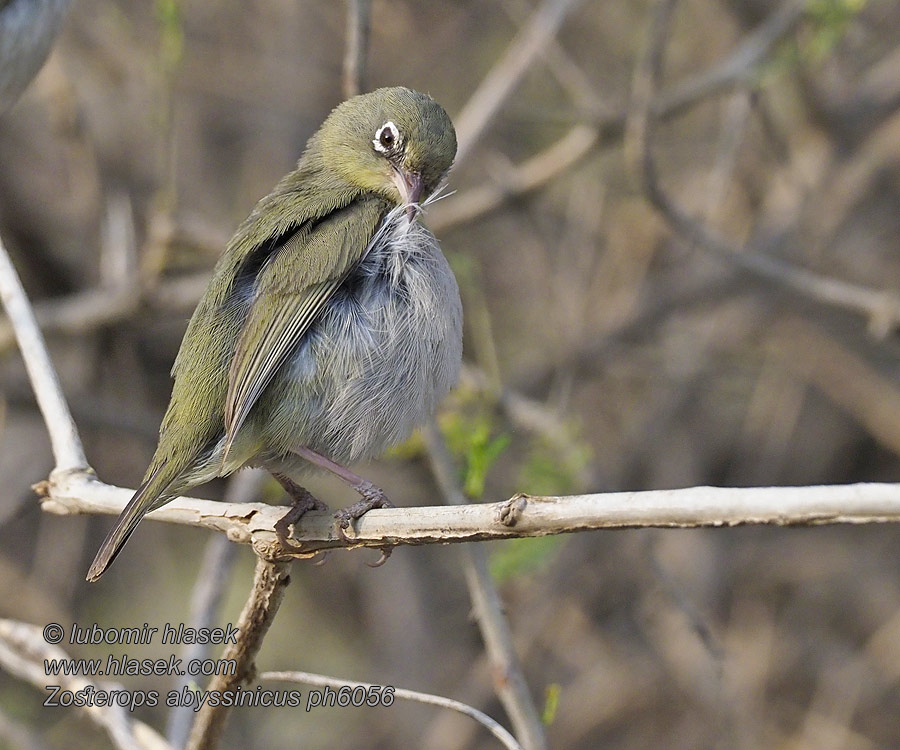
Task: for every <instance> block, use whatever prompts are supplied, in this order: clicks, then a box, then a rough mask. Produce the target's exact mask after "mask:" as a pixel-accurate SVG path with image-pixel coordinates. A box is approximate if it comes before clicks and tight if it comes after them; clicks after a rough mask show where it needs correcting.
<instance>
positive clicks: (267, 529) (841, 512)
mask: <svg viewBox="0 0 900 750" xmlns="http://www.w3.org/2000/svg"><path fill="white" fill-rule="evenodd" d="M37 489H38V491H39V492H40V493H41V494H43V495H45V497H44V500H43V508H44V510H46V511H48V512H51V513H58V514H63V515H65V514H70V513H106V514H111V515H118V514H119V513H121V512H122V509H123V508H124V507H125V504H126V503H127V502H128V500H130V499H131V496H132V494H133V492H134V491H133V490H130V489H125V488H121V487H114V486H112V485H108V484H104V483H103V482H100V481H98V480H97V479H96V478H95V477H94V476H93V475H91V474H86V473H68V474H58V475H54V476H53V477H51V479H50V480H49V481H47V482H42V483H41V484H40V485H38V486H37ZM522 503H524V510H522V512H521V513H520V514H519V516H518V521H517V523H516V525H515V526H507V525H505V524H504V523H503V522H502V521H501V520H500V518H501V514H503V513H504V512H508V511H509V509H510V508H512V507H513V506H516V505H521V504H522ZM283 515H284V507H282V506H273V505H265V504H263V503H224V502H219V501H215V500H196V499H193V498H186V497H179V498H176V499H174V500H172V502H170V503H169V504H168V505H165V506H164V507H162V508H160V509H159V510H155V511H153V512H152V513H148V514H147V518H148V519H150V520H156V521H167V522H169V523H180V524H183V525H188V526H198V527H201V528H206V529H212V530H214V531H219V532H222V533H223V534H226V535H227V536H228V538H229V539H230V540H231V541H233V542H237V543H241V544H250V545H252V546H253V548H254V550H255V551H256V552H257V554H259V555H260V556H262V557H268V558H271V559H276V558H278V557H279V555H283V554H284V552H283V551H282V550H281V549H280V548H279V546H278V544H277V541H276V539H275V532H274V531H273V527H274V525H275V522H276V521H278V520H279V519H280V518H281V516H283ZM898 521H900V485H898V484H887V483H884V484H880V483H865V484H849V485H825V486H812V487H689V488H683V489H674V490H647V491H642V492H611V493H601V494H591V495H567V496H561V497H554V496H538V495H516V496H514V497H513V498H511V499H510V500H506V501H503V502H497V503H477V504H471V505H460V506H428V507H415V508H384V509H377V510H371V511H369V512H368V513H366V514H365V515H364V516H363V517H362V518H360V519H359V520H358V521H356V522H355V524H354V529H355V533H353V535H352V536H351V540H350V545H349V546H350V547H375V548H381V547H384V546H385V545H388V544H396V545H403V544H411V545H421V544H448V543H454V542H477V541H484V540H488V539H512V538H515V537H527V536H547V535H549V534H564V533H569V532H575V531H587V530H591V529H621V528H645V527H658V528H695V527H704V526H741V525H746V524H771V525H776V526H790V525H819V524H830V523H853V524H859V523H878V522H898ZM293 539H294V541H295V542H297V543H298V544H300V545H301V546H302V547H303V549H305V550H307V551H308V553H309V556H310V557H313V556H314V555H316V554H318V553H319V552H321V551H323V550H327V549H336V548H339V547H347V546H348V545H347V544H346V543H344V542H342V541H341V540H339V539H338V538H337V536H336V535H335V532H334V518H333V517H332V516H331V514H329V513H325V512H321V511H309V512H308V513H306V514H305V515H304V516H303V522H302V523H301V524H300V529H299V530H297V531H295V532H294V537H293Z"/></svg>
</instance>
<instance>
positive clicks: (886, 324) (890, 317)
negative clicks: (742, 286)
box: [625, 0, 900, 335]
mask: <svg viewBox="0 0 900 750" xmlns="http://www.w3.org/2000/svg"><path fill="white" fill-rule="evenodd" d="M674 4H675V3H674V2H673V0H662V1H661V2H658V3H657V5H656V7H655V11H654V13H653V22H652V24H651V31H650V39H649V41H648V43H647V47H646V52H645V54H644V56H643V58H642V60H641V61H640V62H639V64H638V66H637V67H636V69H635V74H634V81H633V87H632V94H633V96H632V110H631V116H630V117H629V119H628V122H627V126H626V136H625V154H626V159H627V160H628V161H629V162H630V164H631V165H632V168H633V170H634V172H635V173H636V174H638V175H639V177H640V180H641V186H642V188H643V190H644V193H645V195H646V196H647V200H648V201H649V202H650V203H651V204H652V205H653V207H654V208H656V210H657V211H659V213H660V214H661V215H662V216H663V218H664V219H665V220H666V222H667V223H668V224H669V226H671V228H672V229H673V230H674V231H675V232H676V233H677V234H679V235H680V236H681V237H682V238H683V239H685V240H687V241H688V242H691V243H695V244H696V245H698V246H699V247H700V248H702V249H703V250H705V251H707V252H709V253H712V254H714V255H716V256H719V257H722V258H724V259H726V260H727V261H728V262H730V263H733V264H734V265H736V266H738V267H739V268H741V269H742V270H744V271H748V272H750V273H753V274H754V275H756V276H760V277H762V278H764V279H767V280H769V281H774V282H776V283H777V284H779V285H781V286H784V287H787V288H788V289H792V290H794V291H796V292H800V293H801V294H803V295H804V296H805V297H808V298H810V299H813V300H815V301H817V302H820V303H824V304H827V305H832V306H834V307H839V308H843V309H846V310H850V311H852V312H856V313H862V314H863V315H865V316H866V317H867V318H868V319H869V324H870V329H871V330H872V331H873V333H877V334H880V335H885V334H886V333H889V332H890V331H892V330H894V329H895V328H896V327H897V326H898V325H900V295H898V294H896V293H893V292H889V291H878V290H873V289H870V288H868V287H864V286H861V285H858V284H853V283H850V282H847V281H843V280H841V279H836V278H831V277H828V276H823V275H820V274H817V273H814V272H812V271H808V270H806V269H805V268H800V267H798V266H795V265H792V264H791V263H788V262H786V261H783V260H781V259H779V258H777V257H774V256H770V255H761V254H758V253H753V252H747V251H745V250H743V249H742V248H740V247H738V246H736V245H734V244H732V243H731V242H729V241H728V240H726V239H725V238H723V237H721V236H720V235H718V234H717V233H715V232H714V231H712V230H711V229H709V228H708V227H706V226H705V225H704V224H703V223H702V222H700V221H698V220H696V219H694V218H693V217H691V216H690V215H689V214H688V213H687V212H686V211H685V210H684V209H683V208H682V207H681V206H679V205H678V204H677V203H675V201H674V200H672V198H670V197H669V195H668V194H667V193H666V191H665V190H664V189H663V188H662V185H661V184H660V180H659V174H658V171H657V168H656V162H655V159H654V157H653V150H652V142H653V135H654V133H655V126H656V119H657V116H656V115H655V114H654V112H653V102H654V101H656V99H657V91H658V88H659V83H660V79H661V77H662V67H663V59H664V51H665V46H666V38H667V36H668V31H669V25H670V21H671V15H672V10H673V8H674Z"/></svg>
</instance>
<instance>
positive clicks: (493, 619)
mask: <svg viewBox="0 0 900 750" xmlns="http://www.w3.org/2000/svg"><path fill="white" fill-rule="evenodd" d="M425 443H426V445H427V447H428V456H429V458H430V460H431V469H432V473H433V474H434V476H435V479H436V480H437V483H438V486H439V487H440V489H441V493H442V494H443V495H444V499H445V501H446V502H447V503H449V504H450V505H456V506H466V505H467V503H468V501H467V500H466V498H465V496H464V495H463V494H462V492H461V491H460V489H459V486H458V483H457V480H456V476H455V473H456V472H455V469H454V466H453V458H452V457H451V456H450V454H449V452H448V451H447V446H446V445H445V444H444V439H443V436H442V435H441V433H440V431H439V430H438V427H437V425H436V424H435V423H434V422H431V423H430V424H429V425H428V426H427V427H426V428H425ZM462 554H463V572H464V574H465V577H466V585H467V586H468V589H469V597H470V598H471V599H472V609H473V611H474V613H475V619H476V620H477V621H478V627H479V628H480V629H481V637H482V638H483V639H484V646H485V650H486V651H487V655H488V659H489V660H490V663H491V667H492V670H491V671H492V673H493V678H494V690H495V691H496V693H497V696H498V697H499V698H500V702H501V703H502V704H503V707H504V708H505V709H506V713H507V714H508V715H509V718H510V721H511V722H512V725H513V728H514V729H515V733H516V737H517V738H518V739H519V741H520V742H521V743H522V746H523V747H525V748H526V749H527V750H540V749H541V748H546V747H547V737H546V735H545V733H544V725H543V724H542V723H541V718H540V714H539V713H538V710H537V708H536V707H535V705H534V700H533V699H532V697H531V692H530V691H529V689H528V683H526V682H525V675H524V673H523V672H522V667H521V665H520V664H519V657H518V655H517V654H516V649H515V646H514V645H513V642H512V632H511V631H510V627H509V622H508V621H507V619H506V615H505V614H504V611H503V603H502V602H501V601H500V595H499V594H498V593H497V588H496V586H494V582H493V579H492V578H491V574H490V570H489V569H488V563H487V553H486V551H485V549H484V548H483V547H482V546H480V545H475V546H467V547H464V548H463V552H462Z"/></svg>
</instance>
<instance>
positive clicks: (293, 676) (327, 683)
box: [259, 672, 522, 750]
mask: <svg viewBox="0 0 900 750" xmlns="http://www.w3.org/2000/svg"><path fill="white" fill-rule="evenodd" d="M259 679H260V680H278V681H279V682H300V683H304V684H307V685H320V686H322V687H333V688H342V687H350V688H354V689H355V688H364V689H366V690H368V689H377V688H378V687H379V686H377V685H372V684H371V683H368V682H356V681H351V680H339V679H336V678H334V677H328V676H326V675H321V674H312V673H311V672H263V673H262V674H261V675H259ZM383 689H384V688H382V690H383ZM390 695H391V698H392V699H393V698H402V699H403V700H409V701H415V702H416V703H427V704H429V705H432V706H440V707H441V708H449V709H450V710H451V711H458V712H459V713H461V714H464V715H465V716H469V717H470V718H472V719H475V721H477V722H478V723H479V724H481V725H482V726H483V727H485V728H486V729H487V730H488V731H489V732H490V733H491V734H492V735H494V737H496V738H497V739H498V740H500V742H502V743H503V746H504V747H506V748H508V749H509V750H522V748H521V745H519V743H518V742H516V739H515V737H513V736H512V735H511V734H510V733H509V732H507V731H506V730H505V729H504V728H503V727H502V726H501V725H500V724H498V723H497V722H496V721H494V720H493V719H492V718H491V717H490V716H488V715H487V714H484V713H482V712H481V711H479V710H478V709H477V708H472V706H469V705H467V704H465V703H460V702H459V701H455V700H452V699H450V698H444V697H443V696H442V695H431V694H430V693H420V692H418V691H417V690H406V689H405V688H393V690H392V692H391V694H390Z"/></svg>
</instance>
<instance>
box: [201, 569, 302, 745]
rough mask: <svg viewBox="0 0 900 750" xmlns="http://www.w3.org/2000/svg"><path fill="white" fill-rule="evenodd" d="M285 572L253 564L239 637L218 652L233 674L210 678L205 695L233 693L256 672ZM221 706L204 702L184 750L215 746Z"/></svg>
mask: <svg viewBox="0 0 900 750" xmlns="http://www.w3.org/2000/svg"><path fill="white" fill-rule="evenodd" d="M289 571H290V563H271V562H266V561H265V560H257V561H256V572H255V574H254V576H253V590H252V591H251V592H250V598H249V599H247V602H246V603H245V604H244V609H243V610H242V611H241V616H240V618H238V623H237V627H238V630H240V635H239V636H238V639H237V642H236V643H233V644H228V646H226V648H225V650H224V651H223V652H222V659H229V660H231V659H233V660H234V661H236V662H237V668H236V669H235V670H234V674H228V675H216V676H215V677H213V678H212V680H210V682H209V685H208V686H207V690H208V691H210V692H212V691H215V692H218V693H224V692H229V691H234V690H235V688H237V687H238V686H239V685H242V684H246V683H248V682H250V681H251V680H252V679H253V676H254V672H255V669H256V666H255V664H254V660H255V659H256V655H257V653H259V649H260V647H261V646H262V642H263V638H265V635H266V633H267V632H268V630H269V626H270V625H271V624H272V620H273V619H274V618H275V613H276V612H278V608H279V607H280V606H281V602H282V600H283V599H284V590H285V588H286V587H287V585H288V584H289V583H290V581H291V578H290V575H289ZM223 703H224V701H220V702H219V703H217V704H216V705H211V704H210V703H209V702H207V703H205V704H204V705H203V708H201V709H200V711H199V712H198V713H197V719H196V721H195V722H194V726H193V728H192V729H191V736H190V739H189V740H188V744H187V750H214V749H215V748H217V747H218V746H219V741H220V740H221V738H222V733H223V732H224V731H225V722H226V721H227V720H228V716H229V714H230V713H231V706H225V705H222V704H223Z"/></svg>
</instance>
